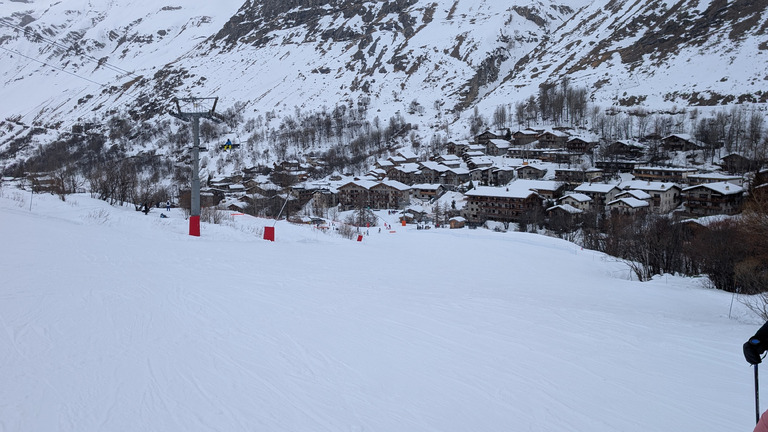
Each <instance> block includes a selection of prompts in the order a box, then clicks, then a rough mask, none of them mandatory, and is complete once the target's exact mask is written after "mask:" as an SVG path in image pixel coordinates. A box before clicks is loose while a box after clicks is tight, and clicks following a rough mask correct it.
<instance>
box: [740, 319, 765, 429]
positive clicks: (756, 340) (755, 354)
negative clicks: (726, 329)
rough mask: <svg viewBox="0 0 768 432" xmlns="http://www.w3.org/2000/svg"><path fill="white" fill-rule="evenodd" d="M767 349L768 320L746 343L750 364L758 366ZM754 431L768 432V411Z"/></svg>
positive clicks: (746, 352)
mask: <svg viewBox="0 0 768 432" xmlns="http://www.w3.org/2000/svg"><path fill="white" fill-rule="evenodd" d="M766 350H768V322H766V323H765V324H763V326H762V327H760V329H759V330H758V331H757V333H755V335H754V336H752V337H751V338H749V340H748V341H746V342H745V343H744V358H745V359H747V362H748V363H749V364H751V365H755V366H757V365H758V364H759V363H760V362H761V361H762V358H760V356H761V355H762V354H763V353H764V352H765V351H766ZM755 377H757V375H755ZM753 432H768V411H766V412H764V413H763V415H761V416H760V421H758V422H757V426H755V429H754V431H753Z"/></svg>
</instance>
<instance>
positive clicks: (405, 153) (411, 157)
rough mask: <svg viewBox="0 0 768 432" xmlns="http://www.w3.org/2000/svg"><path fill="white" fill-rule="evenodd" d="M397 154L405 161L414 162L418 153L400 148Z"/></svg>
mask: <svg viewBox="0 0 768 432" xmlns="http://www.w3.org/2000/svg"><path fill="white" fill-rule="evenodd" d="M396 154H397V156H399V157H401V158H403V159H404V160H405V163H413V162H416V160H417V159H418V158H419V157H418V155H417V154H416V153H414V152H412V151H411V150H407V149H400V150H398V151H397V153H396Z"/></svg>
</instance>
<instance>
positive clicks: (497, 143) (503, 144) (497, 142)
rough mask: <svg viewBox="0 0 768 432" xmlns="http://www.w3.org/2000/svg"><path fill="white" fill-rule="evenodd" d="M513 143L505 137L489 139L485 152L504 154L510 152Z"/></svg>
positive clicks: (496, 154) (495, 154)
mask: <svg viewBox="0 0 768 432" xmlns="http://www.w3.org/2000/svg"><path fill="white" fill-rule="evenodd" d="M510 147H512V143H511V142H509V141H507V140H504V139H489V140H488V143H487V144H486V147H485V152H486V153H487V154H488V155H489V156H503V155H506V154H507V153H508V152H509V148H510Z"/></svg>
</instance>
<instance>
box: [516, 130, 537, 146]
mask: <svg viewBox="0 0 768 432" xmlns="http://www.w3.org/2000/svg"><path fill="white" fill-rule="evenodd" d="M538 139H539V132H538V131H535V130H533V129H525V130H519V131H517V132H515V133H513V134H512V140H513V142H514V145H515V146H517V147H520V146H525V145H528V144H531V143H532V142H534V141H537V140H538Z"/></svg>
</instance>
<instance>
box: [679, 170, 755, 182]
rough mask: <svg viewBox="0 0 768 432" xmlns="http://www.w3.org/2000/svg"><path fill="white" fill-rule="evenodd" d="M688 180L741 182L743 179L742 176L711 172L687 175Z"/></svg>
mask: <svg viewBox="0 0 768 432" xmlns="http://www.w3.org/2000/svg"><path fill="white" fill-rule="evenodd" d="M688 179H706V180H722V181H727V180H739V181H740V180H743V179H744V178H743V177H742V176H737V175H726V174H723V173H721V172H712V173H698V174H688Z"/></svg>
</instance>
